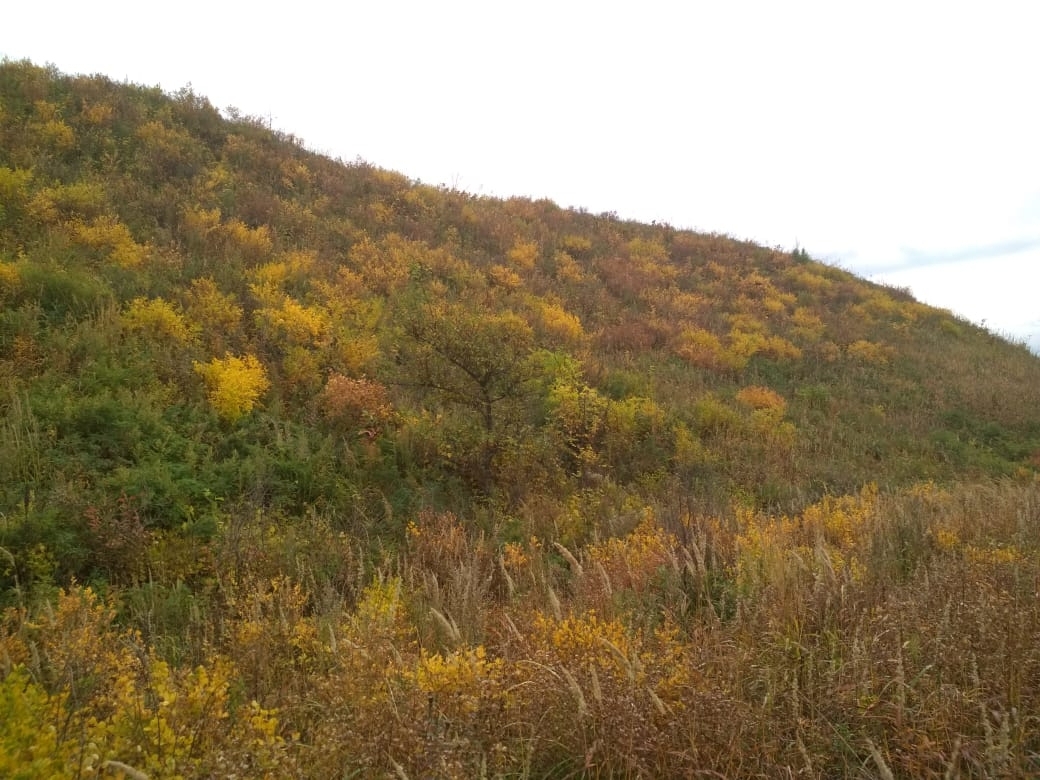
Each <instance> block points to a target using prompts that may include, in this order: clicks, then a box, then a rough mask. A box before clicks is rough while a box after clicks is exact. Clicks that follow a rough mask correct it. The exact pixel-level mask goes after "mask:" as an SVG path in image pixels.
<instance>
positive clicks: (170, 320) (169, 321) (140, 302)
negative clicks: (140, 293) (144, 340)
mask: <svg viewBox="0 0 1040 780" xmlns="http://www.w3.org/2000/svg"><path fill="white" fill-rule="evenodd" d="M123 321H124V322H125V323H126V325H127V327H128V328H130V329H131V330H138V331H142V332H146V333H150V334H152V335H155V336H159V337H161V338H166V339H170V340H172V341H175V342H177V343H178V344H187V343H189V342H191V341H192V340H193V339H194V338H195V333H196V330H197V329H196V327H194V326H192V325H191V324H190V323H189V322H188V321H187V320H186V319H185V318H184V315H182V314H180V313H179V312H178V311H177V310H176V309H175V308H174V307H173V305H172V304H170V303H168V302H167V301H164V300H163V299H162V298H152V299H148V298H135V299H134V300H133V301H131V302H130V305H129V306H128V307H127V310H126V312H125V313H124V314H123Z"/></svg>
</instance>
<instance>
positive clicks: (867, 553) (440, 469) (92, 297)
mask: <svg viewBox="0 0 1040 780" xmlns="http://www.w3.org/2000/svg"><path fill="white" fill-rule="evenodd" d="M229 113H230V114H232V116H231V117H230V118H225V117H223V116H222V115H221V114H220V113H219V112H218V111H216V110H215V109H214V108H213V107H212V106H211V105H210V104H209V103H208V102H207V101H206V100H205V98H203V97H200V96H198V95H195V94H193V93H192V92H191V91H190V90H182V91H180V92H178V93H176V94H173V95H167V94H164V93H162V92H161V91H160V90H158V89H147V88H143V87H139V86H131V85H126V84H116V83H113V82H111V81H109V80H108V79H105V78H103V77H69V76H64V75H62V74H59V73H57V72H55V71H54V70H53V69H47V68H40V67H37V66H34V65H32V64H30V63H27V62H10V61H4V62H3V63H2V64H0V380H2V381H0V415H2V417H0V607H2V608H4V609H5V610H6V611H4V612H3V620H2V624H0V716H5V717H0V776H4V777H8V776H10V777H59V776H67V777H77V778H87V777H113V776H118V775H119V774H120V773H125V776H138V775H139V774H140V773H144V774H145V775H147V776H148V777H154V778H158V777H196V776H238V777H261V776H267V777H314V778H328V777H398V778H402V777H411V778H431V777H445V778H447V777H458V778H468V777H479V776H485V777H560V778H562V777H578V776H584V777H655V776H674V777H693V776H698V773H701V774H702V775H703V776H716V777H717V776H726V777H756V776H761V777H778V776H794V775H799V776H806V777H835V776H847V777H873V776H880V777H896V776H915V777H929V776H934V777H989V776H1004V777H1010V776H1027V775H1036V774H1038V773H1040V737H1038V736H1037V735H1038V734H1040V600H1038V598H1037V583H1040V531H1038V528H1040V479H1038V476H1037V472H1038V470H1040V360H1038V359H1037V358H1036V357H1035V356H1033V355H1031V354H1030V353H1029V352H1028V351H1027V350H1026V349H1025V348H1024V347H1023V346H1021V345H1015V344H1011V343H1008V342H1006V341H1003V340H1001V339H999V338H997V337H995V336H993V335H992V334H990V333H987V332H986V331H984V330H981V329H979V328H976V327H974V326H972V325H970V324H968V323H966V322H964V321H963V320H960V319H957V318H956V317H954V316H953V315H951V314H950V313H949V312H946V311H943V310H939V309H935V308H932V307H929V306H925V305H923V304H921V303H918V302H916V301H915V300H914V299H913V298H912V297H911V296H910V295H909V294H907V293H906V292H905V291H901V290H897V289H892V288H887V287H882V286H878V285H874V284H870V283H867V282H865V281H863V280H861V279H858V278H856V277H855V276H853V275H852V274H850V273H848V272H846V271H843V270H841V269H838V268H834V267H831V266H828V265H825V264H822V263H819V262H816V261H814V260H812V259H811V258H810V257H808V256H807V255H806V254H805V253H804V252H801V251H799V252H796V253H794V254H790V253H785V252H781V251H778V250H773V249H767V248H763V247H760V246H756V245H754V244H750V243H746V242H739V241H735V240H733V239H730V238H728V237H725V236H719V235H703V234H697V233H693V232H689V231H683V230H677V229H673V228H671V227H669V226H667V225H644V224H638V223H635V222H627V221H623V220H620V219H618V218H616V217H615V216H613V215H609V214H608V215H599V216H595V215H591V214H588V213H585V212H581V211H575V210H565V209H561V208H559V207H558V206H556V205H555V204H553V203H551V202H549V201H532V200H529V199H519V198H517V199H510V200H498V199H492V198H484V197H476V196H473V195H470V194H467V193H464V192H459V191H456V190H450V189H446V188H443V187H431V186H427V185H423V184H421V183H418V182H413V181H411V180H409V179H407V178H405V177H404V176H401V175H399V174H397V173H392V172H389V171H385V170H381V169H379V168H377V167H374V166H372V165H369V164H366V163H362V162H356V163H343V162H342V161H334V160H331V159H328V158H327V157H323V156H321V155H318V154H315V153H312V152H310V151H308V150H307V149H306V148H304V146H303V145H302V144H301V143H300V142H299V141H298V140H297V139H295V138H293V137H292V136H288V135H286V134H283V133H278V132H273V131H272V130H271V129H269V128H268V127H265V126H264V123H263V122H260V121H256V120H253V119H250V118H243V117H241V116H239V115H237V114H236V113H235V112H229ZM135 772H136V773H138V775H135V774H134V773H135Z"/></svg>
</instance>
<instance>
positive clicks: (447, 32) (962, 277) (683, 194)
mask: <svg viewBox="0 0 1040 780" xmlns="http://www.w3.org/2000/svg"><path fill="white" fill-rule="evenodd" d="M1038 19H1040V10H1036V9H1033V8H1032V4H1031V3H1027V2H1024V0H1017V1H1016V2H1002V1H1001V0H990V1H989V2H987V3H978V2H973V3H961V2H957V0H946V1H945V2H931V1H930V0H929V1H928V2H914V1H913V0H901V1H899V2H889V1H888V0H880V1H876V2H872V3H869V4H868V3H857V4H851V3H841V2H834V1H833V0H831V1H830V2H809V1H807V0H790V1H789V2H783V3H779V2H733V1H730V2H725V3H721V2H719V3H716V2H710V3H709V2H679V1H678V0H676V1H675V2H659V1H657V0H641V1H640V2H639V3H635V2H627V3H612V2H608V1H602V0H601V2H584V1H581V2H568V1H567V0H555V1H554V2H544V1H543V0H528V1H527V2H524V3H516V2H513V3H504V2H491V1H490V0H483V1H472V2H466V1H464V0H444V2H418V1H414V0H388V1H383V2H378V1H376V0H366V1H365V2H350V1H348V2H340V3H338V4H332V3H317V2H313V0H299V1H298V2H295V3H291V4H278V5H274V4H267V3H263V2H251V3H239V2H220V1H219V0H210V2H205V3H204V2H198V1H197V0H186V1H185V2H179V3H176V4H163V5H159V4H151V3H142V2H140V1H139V0H137V1H136V2H114V1H113V0H97V1H96V2H91V3H84V2H68V1H67V0H55V1H53V2H49V3H17V4H12V7H10V8H7V9H5V11H4V20H3V24H2V26H0V54H4V55H7V56H8V57H12V58H22V57H27V58H29V59H31V60H33V61H34V62H36V63H38V64H45V63H52V64H54V65H56V66H57V67H58V68H59V69H61V70H62V71H65V72H69V73H104V74H106V75H108V76H110V77H112V78H114V79H117V80H124V79H125V80H128V81H131V82H135V83H141V84H146V85H156V84H158V85H160V86H162V88H163V89H165V90H168V91H175V90H177V89H179V88H180V87H183V86H185V85H187V84H189V83H190V84H191V85H192V87H193V89H194V90H195V91H196V92H197V93H198V94H201V95H204V96H206V97H208V98H209V99H210V100H211V101H212V102H213V103H214V105H216V106H217V107H219V108H224V107H226V106H229V105H234V106H236V107H238V108H239V109H241V110H242V111H243V112H244V113H247V114H254V115H258V116H263V117H265V118H269V119H270V121H271V122H272V124H273V126H274V127H276V128H278V129H281V130H284V131H286V132H291V133H293V134H294V135H296V136H298V137H300V138H302V139H303V141H304V142H305V143H306V144H307V145H308V146H310V147H311V148H314V149H316V150H318V151H322V152H326V153H328V154H331V155H333V156H338V157H342V158H344V159H346V160H352V159H354V158H355V157H358V156H360V157H362V158H364V159H365V160H367V161H368V162H371V163H373V164H375V165H379V166H382V167H386V168H391V169H394V170H397V171H400V172H401V173H404V174H405V175H407V176H409V177H411V178H414V179H420V180H422V181H424V182H427V183H431V184H441V183H444V184H449V185H453V186H457V187H459V188H461V189H464V190H468V191H471V192H476V193H481V194H488V195H500V196H508V195H528V196H532V197H549V198H551V199H553V200H555V201H556V202H557V203H559V204H560V205H562V206H578V207H584V208H586V209H588V210H589V211H592V212H594V213H598V212H601V211H615V212H617V213H618V214H619V215H621V216H622V217H630V218H635V219H641V220H645V221H650V220H659V221H666V222H669V223H671V224H673V225H675V226H678V227H690V228H695V229H698V230H703V231H709V232H719V233H727V234H729V235H732V236H734V237H736V238H748V239H752V240H755V241H758V242H760V243H763V244H766V245H768V246H782V247H784V248H788V249H790V248H793V247H794V246H795V245H796V244H799V245H801V246H803V247H804V248H806V249H807V250H808V251H809V252H810V254H812V255H813V256H814V257H818V258H820V259H823V260H826V261H828V262H832V263H835V264H838V265H841V266H843V267H845V268H848V269H849V270H852V271H854V272H856V273H859V274H861V275H863V276H866V277H868V278H873V279H878V280H884V281H888V282H891V283H894V284H898V285H901V286H908V287H910V288H911V289H912V290H913V292H914V293H915V295H916V296H917V297H918V298H919V299H921V300H924V301H926V302H928V303H931V304H934V305H938V306H942V307H945V308H949V309H951V310H953V311H954V312H956V313H958V314H960V315H962V316H965V317H968V318H970V319H972V320H975V321H982V320H985V321H986V325H987V327H989V328H990V329H992V330H994V331H998V332H1001V333H1006V334H1011V335H1013V336H1016V337H1018V338H1031V339H1032V341H1031V343H1032V344H1033V346H1034V348H1037V349H1040V143H1038V141H1037V139H1040V107H1038V106H1037V103H1036V98H1035V94H1036V74H1038V73H1040V46H1037V41H1036V30H1037V29H1038V28H1040V25H1038Z"/></svg>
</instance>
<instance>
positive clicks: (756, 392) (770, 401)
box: [736, 385, 787, 417]
mask: <svg viewBox="0 0 1040 780" xmlns="http://www.w3.org/2000/svg"><path fill="white" fill-rule="evenodd" d="M736 399H737V401H739V402H740V403H742V404H744V406H747V407H748V408H750V409H768V410H773V411H776V412H778V413H779V415H780V416H781V417H782V416H783V415H784V412H785V411H786V410H787V401H786V400H784V397H783V396H782V395H780V394H779V393H777V392H776V391H775V390H772V389H770V388H768V387H762V386H760V385H750V386H748V387H745V388H742V389H741V390H740V391H739V392H738V393H737V395H736Z"/></svg>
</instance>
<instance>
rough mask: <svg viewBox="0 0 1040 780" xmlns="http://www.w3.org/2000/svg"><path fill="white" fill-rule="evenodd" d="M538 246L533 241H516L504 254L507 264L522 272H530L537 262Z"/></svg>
mask: <svg viewBox="0 0 1040 780" xmlns="http://www.w3.org/2000/svg"><path fill="white" fill-rule="evenodd" d="M538 254H539V249H538V244H536V243H535V242H534V241H517V242H516V243H515V244H513V248H512V249H510V250H509V252H507V253H506V257H508V258H509V262H510V263H512V264H513V265H515V266H516V267H517V268H519V269H520V270H522V271H530V270H531V269H533V268H534V264H535V263H536V262H537V260H538Z"/></svg>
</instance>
